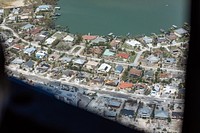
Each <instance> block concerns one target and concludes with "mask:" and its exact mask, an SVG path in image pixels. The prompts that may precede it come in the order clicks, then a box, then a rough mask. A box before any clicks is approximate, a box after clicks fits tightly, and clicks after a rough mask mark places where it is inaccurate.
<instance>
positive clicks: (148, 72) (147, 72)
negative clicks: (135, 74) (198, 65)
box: [144, 70, 154, 77]
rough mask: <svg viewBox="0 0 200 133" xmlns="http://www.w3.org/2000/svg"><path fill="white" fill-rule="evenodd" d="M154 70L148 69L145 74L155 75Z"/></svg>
mask: <svg viewBox="0 0 200 133" xmlns="http://www.w3.org/2000/svg"><path fill="white" fill-rule="evenodd" d="M153 75H154V71H153V70H146V71H145V72H144V76H148V77H153Z"/></svg>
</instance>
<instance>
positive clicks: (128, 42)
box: [125, 39, 141, 46]
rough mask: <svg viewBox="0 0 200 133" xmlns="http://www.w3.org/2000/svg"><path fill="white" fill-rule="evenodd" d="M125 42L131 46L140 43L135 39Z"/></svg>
mask: <svg viewBox="0 0 200 133" xmlns="http://www.w3.org/2000/svg"><path fill="white" fill-rule="evenodd" d="M125 43H126V44H128V45H131V46H137V45H140V44H141V43H140V42H138V41H136V40H135V39H131V40H127V41H126V42H125Z"/></svg>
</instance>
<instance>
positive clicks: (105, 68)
mask: <svg viewBox="0 0 200 133" xmlns="http://www.w3.org/2000/svg"><path fill="white" fill-rule="evenodd" d="M110 69H111V66H110V65H108V64H106V63H103V64H101V66H100V67H99V68H98V71H102V72H109V71H110Z"/></svg>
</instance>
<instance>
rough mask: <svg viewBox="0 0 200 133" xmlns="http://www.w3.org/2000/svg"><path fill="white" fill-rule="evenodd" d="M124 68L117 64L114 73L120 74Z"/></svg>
mask: <svg viewBox="0 0 200 133" xmlns="http://www.w3.org/2000/svg"><path fill="white" fill-rule="evenodd" d="M123 70H124V68H123V66H122V65H117V67H116V68H115V73H116V74H121V73H122V72H123Z"/></svg>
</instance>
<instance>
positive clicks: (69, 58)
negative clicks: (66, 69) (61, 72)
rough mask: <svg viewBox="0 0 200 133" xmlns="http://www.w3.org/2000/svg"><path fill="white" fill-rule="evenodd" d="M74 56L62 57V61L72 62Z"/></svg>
mask: <svg viewBox="0 0 200 133" xmlns="http://www.w3.org/2000/svg"><path fill="white" fill-rule="evenodd" d="M72 59H73V58H72V57H66V56H65V57H62V58H61V59H60V60H61V61H62V62H64V63H68V62H70V61H71V60H72Z"/></svg>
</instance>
